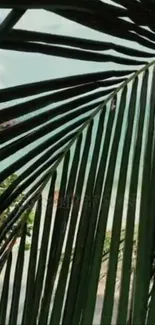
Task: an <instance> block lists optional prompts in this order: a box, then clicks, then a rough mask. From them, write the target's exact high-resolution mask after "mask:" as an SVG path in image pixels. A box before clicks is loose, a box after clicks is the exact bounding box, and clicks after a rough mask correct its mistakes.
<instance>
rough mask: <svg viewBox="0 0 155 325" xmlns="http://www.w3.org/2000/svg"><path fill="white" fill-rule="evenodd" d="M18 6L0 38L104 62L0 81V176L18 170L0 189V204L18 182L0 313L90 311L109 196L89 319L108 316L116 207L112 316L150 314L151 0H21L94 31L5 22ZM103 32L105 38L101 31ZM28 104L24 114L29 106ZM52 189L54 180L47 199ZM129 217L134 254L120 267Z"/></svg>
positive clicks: (154, 147) (154, 225)
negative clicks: (53, 75) (92, 68)
mask: <svg viewBox="0 0 155 325" xmlns="http://www.w3.org/2000/svg"><path fill="white" fill-rule="evenodd" d="M38 3H39V4H38ZM48 3H49V4H48ZM3 7H5V8H6V7H8V8H9V7H10V4H9V1H7V0H5V3H4V5H3ZM28 8H29V7H28V6H27V5H26V4H25V2H22V3H20V4H18V5H16V6H14V9H13V10H12V11H11V12H10V13H9V14H8V16H7V17H6V19H5V20H4V21H3V22H2V23H1V25H0V48H1V49H2V50H4V49H5V50H13V51H20V52H30V53H41V54H43V55H51V56H59V57H64V58H71V59H76V60H81V61H86V62H88V61H91V62H100V63H106V64H107V65H106V66H105V65H104V68H103V69H102V70H100V71H97V72H90V73H87V74H86V73H83V74H79V75H72V76H68V77H62V78H57V79H50V80H43V81H39V82H33V83H28V84H22V85H16V86H12V87H8V88H5V89H1V90H0V102H1V103H5V108H2V109H1V116H0V118H1V123H4V122H7V121H8V120H11V119H16V122H17V123H16V125H14V126H12V127H10V128H8V129H6V130H5V129H4V130H2V131H1V133H0V136H1V149H0V154H1V157H2V160H4V162H5V159H8V158H9V159H10V158H11V157H15V156H16V159H15V160H14V161H12V162H11V160H10V164H9V165H8V166H6V167H4V168H3V169H2V171H1V174H0V182H4V181H5V180H6V179H7V178H8V177H9V176H10V175H12V174H13V173H16V174H18V178H17V179H15V180H14V181H13V183H12V184H11V185H10V186H9V187H8V188H7V189H6V191H5V192H3V193H2V194H1V197H0V212H1V213H3V212H4V211H5V210H6V209H8V208H9V206H10V205H11V204H12V202H13V201H14V200H15V199H16V198H17V197H18V196H19V194H21V193H22V192H24V197H23V198H22V199H21V200H20V202H19V203H18V205H17V206H16V207H15V208H14V209H13V210H12V211H11V212H10V213H9V214H8V215H7V218H6V219H5V222H3V224H2V225H1V228H0V242H1V243H2V242H3V239H4V237H5V236H6V234H7V233H8V232H9V231H10V229H11V228H12V226H13V225H14V224H15V223H16V222H17V221H18V220H20V223H18V227H17V228H16V227H15V229H14V232H13V233H12V234H11V236H10V237H8V244H9V245H10V246H9V249H8V250H7V254H5V256H4V252H5V249H6V247H5V246H3V245H2V246H1V249H0V258H1V260H0V262H1V265H2V266H3V265H4V261H6V260H7V263H6V264H5V267H4V268H3V273H4V281H3V288H2V293H1V302H0V324H6V323H7V322H8V323H9V324H19V323H20V324H22V325H24V324H39V325H41V324H64V325H65V324H85V325H86V324H92V323H93V317H94V313H95V304H96V298H97V293H98V285H99V279H100V271H101V269H102V259H103V250H104V247H105V239H106V238H107V237H106V229H107V224H108V217H109V213H110V212H111V210H110V209H111V206H112V208H113V224H112V232H111V238H110V252H109V255H108V271H107V274H106V284H105V290H104V299H103V307H102V311H101V321H100V323H101V324H111V323H112V316H113V309H114V303H115V287H116V275H117V268H118V264H119V263H118V261H119V252H120V241H121V236H122V225H123V220H124V215H126V223H125V225H123V227H124V248H123V260H122V268H121V280H120V289H119V302H118V308H117V315H116V317H115V321H114V322H115V323H116V324H137V325H138V324H147V325H149V324H154V323H155V313H154V308H155V281H154V276H155V270H154V254H155V242H154V234H155V218H154V211H155V200H154V190H155V158H154V156H155V127H154V118H155V110H154V108H155V92H154V89H155V73H154V68H155V67H154V65H155V59H154V49H155V43H154V39H155V26H154V10H155V2H154V0H149V1H145V0H139V1H136V0H130V1H128V0H113V1H107V2H106V1H105V2H104V1H100V0H90V1H84V0H83V1H82V0H79V1H78V2H77V1H74V2H73V1H72V2H71V1H65V0H63V1H46V5H45V4H44V2H42V3H41V2H37V1H33V2H32V3H31V8H43V9H45V10H48V11H50V12H51V13H55V14H57V15H59V16H62V17H64V18H66V19H67V20H70V21H71V22H72V23H78V24H80V25H81V26H85V27H87V28H89V29H91V30H94V31H97V32H100V40H97V39H87V38H79V37H70V36H66V35H65V36H64V35H56V34H53V33H50V34H49V33H44V32H42V33H41V32H35V31H30V30H23V29H18V28H13V27H14V25H15V24H16V22H17V21H18V20H19V19H20V18H21V17H22V16H23V14H25V12H26V10H27V9H28ZM67 20H66V22H67ZM81 30H82V27H81ZM101 33H102V34H101ZM106 34H107V35H109V41H107V39H106V41H105V35H106ZM95 35H97V34H95ZM101 37H102V38H101ZM96 38H97V36H96ZM109 50H110V51H109ZM108 63H110V64H109V65H108ZM113 63H115V64H116V65H115V66H114V65H113ZM11 101H14V102H11ZM43 108H44V110H42V109H43ZM30 113H33V116H31V117H29V114H30ZM34 113H35V114H34ZM21 117H22V120H21ZM23 117H24V119H23ZM28 146H30V147H29V151H27V152H26V153H25V151H24V150H25V148H27V147H28ZM18 153H20V157H19V156H18ZM21 153H22V154H21ZM55 190H58V191H59V198H58V204H57V207H56V206H55V205H54V192H55ZM138 198H139V199H138ZM66 202H67V203H66ZM33 207H34V208H35V220H34V227H33V235H32V245H31V250H30V256H29V260H28V262H27V259H26V258H25V259H24V257H25V252H24V247H25V237H26V217H24V218H23V219H21V216H22V214H23V212H25V211H26V215H28V214H29V212H30V211H31V210H32V208H33ZM137 215H138V217H139V219H137ZM137 224H138V230H137ZM19 229H20V232H22V235H21V241H20V245H19V250H18V256H17V260H16V262H15V260H14V253H12V252H11V248H12V241H13V240H14V238H15V237H16V236H17V233H18V232H19ZM135 229H136V231H137V238H138V239H137V243H136V265H135V267H134V276H132V277H131V273H132V269H133V264H132V256H133V248H134V233H135V232H134V230H135ZM62 257H63V258H62ZM12 261H13V262H12ZM14 264H15V271H14V273H12V272H13V271H12V269H13V265H14ZM23 272H27V280H26V292H25V294H24V302H23V304H22V313H21V318H20V315H19V305H20V293H21V291H22V283H23V282H22V281H23V279H22V274H23ZM12 278H13V294H12V298H11V303H9V288H10V286H9V284H10V279H12ZM32 306H33V308H32ZM10 307H11V308H10ZM7 319H8V320H7Z"/></svg>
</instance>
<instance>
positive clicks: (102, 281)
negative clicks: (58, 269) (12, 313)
mask: <svg viewBox="0 0 155 325" xmlns="http://www.w3.org/2000/svg"><path fill="white" fill-rule="evenodd" d="M16 256H17V250H14V253H13V258H14V263H13V265H12V271H11V279H10V292H9V302H11V297H12V288H13V274H14V266H15V259H16ZM28 260H29V252H28V251H26V253H25V267H24V272H23V280H22V290H21V297H20V305H19V314H18V317H19V318H18V324H21V317H22V310H23V303H24V297H25V289H26V279H27V271H26V269H27V266H28ZM106 267H107V265H105V264H104V265H102V268H101V277H100V282H99V286H98V292H97V299H96V309H95V314H94V320H93V324H94V325H98V324H100V317H101V311H102V305H103V295H104V288H105V283H106V277H105V276H104V277H103V275H104V274H105V272H106ZM3 275H4V271H3V272H2V274H1V277H0V289H1V288H2V283H3ZM119 285H120V270H119V269H118V273H117V280H116V290H115V299H114V308H113V318H112V324H113V325H114V324H116V317H117V306H118V298H119ZM7 323H8V322H7Z"/></svg>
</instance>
